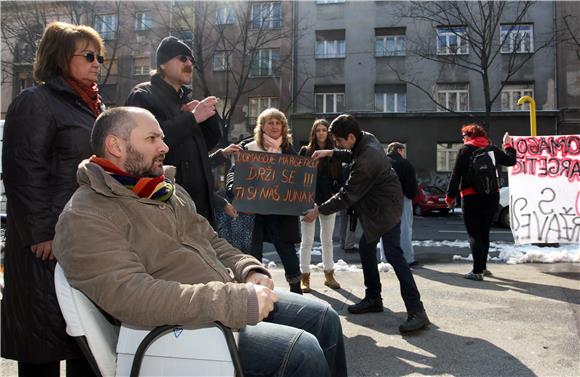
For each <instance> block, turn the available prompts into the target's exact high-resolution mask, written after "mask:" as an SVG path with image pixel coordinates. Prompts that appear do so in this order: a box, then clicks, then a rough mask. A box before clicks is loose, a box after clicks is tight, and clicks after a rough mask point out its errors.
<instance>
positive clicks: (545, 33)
mask: <svg viewBox="0 0 580 377" xmlns="http://www.w3.org/2000/svg"><path fill="white" fill-rule="evenodd" d="M492 3H494V4H495V6H497V5H498V4H500V3H496V2H492ZM419 4H422V5H423V6H424V7H430V6H436V7H440V8H438V9H439V10H440V12H436V14H439V15H447V16H445V17H433V16H431V17H425V13H421V12H422V11H423V12H424V11H425V9H421V8H419V9H417V8H413V4H411V3H409V2H396V1H348V0H313V1H243V2H241V1H191V0H188V1H183V0H179V1H177V0H176V1H171V2H169V1H122V2H114V1H98V2H84V1H83V2H60V1H59V2H56V1H54V2H26V3H24V2H18V1H12V2H11V1H4V2H2V3H1V4H0V7H1V8H2V31H3V33H2V88H1V92H2V97H1V100H2V102H1V104H0V107H1V112H2V117H4V114H5V112H6V110H7V108H8V105H9V103H10V102H11V100H12V98H14V97H15V96H16V95H17V94H18V93H19V92H20V91H21V90H22V89H24V88H26V87H28V86H30V85H33V82H32V75H31V71H32V61H33V56H34V51H35V46H36V42H37V38H39V37H40V35H41V33H42V30H43V28H44V26H45V25H46V23H47V22H50V21H53V20H61V21H67V22H74V23H84V24H88V25H91V26H93V27H94V28H95V29H96V30H97V31H98V32H99V33H100V34H101V35H102V36H103V38H104V39H105V42H106V54H105V55H106V61H105V64H104V65H103V67H102V69H101V78H100V88H101V94H102V96H103V98H104V100H105V103H106V104H107V105H108V106H118V105H122V104H123V103H124V101H125V98H126V96H127V94H128V93H129V91H130V89H131V88H132V87H133V86H134V85H135V84H137V83H139V82H143V81H147V80H148V79H149V77H150V71H151V69H154V68H155V48H156V46H157V44H158V43H159V41H160V40H161V39H162V38H164V37H166V36H168V35H175V36H177V37H179V38H181V39H183V40H185V41H186V42H187V43H188V44H190V45H191V46H192V49H193V51H194V55H195V56H196V60H197V71H196V72H195V74H194V78H193V80H192V89H193V91H194V97H195V98H203V97H204V96H207V95H216V96H218V97H220V98H221V99H222V102H221V108H220V109H219V111H220V113H221V114H222V116H223V117H224V118H225V119H226V121H227V127H226V129H225V136H224V140H223V143H224V144H225V143H227V142H230V141H236V140H240V139H242V138H244V137H247V136H250V135H251V134H252V130H253V128H254V126H255V122H256V118H257V115H258V114H259V113H260V112H261V111H262V110H263V109H265V108H267V107H270V106H274V107H279V108H280V109H282V110H283V111H285V112H286V113H287V115H288V117H289V120H290V123H291V127H292V130H293V133H294V139H295V143H296V144H297V147H298V146H299V145H300V144H303V143H305V142H306V141H307V138H308V134H309V130H310V126H311V124H312V122H313V120H314V119H316V118H320V117H324V118H327V119H329V120H332V119H333V118H334V117H335V116H336V115H337V114H339V113H343V112H348V113H351V114H353V115H355V116H356V117H357V118H358V119H359V121H360V123H361V125H362V127H363V128H364V129H365V130H367V131H370V132H372V133H374V134H375V135H376V136H377V137H378V138H379V139H380V140H381V142H383V143H384V144H385V145H386V144H387V143H389V142H391V141H394V140H397V141H401V142H403V143H405V144H406V145H407V149H408V157H409V159H410V160H411V161H412V162H413V163H414V164H415V166H416V168H417V172H418V175H419V179H420V180H421V181H422V182H426V183H432V184H435V185H439V186H444V185H445V184H446V182H447V179H448V176H449V173H450V171H451V168H452V164H453V161H454V160H455V156H456V153H457V150H458V149H459V147H460V146H461V139H460V133H459V128H460V126H461V124H462V123H463V122H465V121H468V120H473V119H477V120H484V121H487V122H488V123H489V129H490V134H491V137H492V139H493V140H494V142H495V143H497V144H499V143H500V140H501V136H502V135H503V133H504V132H506V131H508V132H510V133H511V134H513V135H526V134H529V113H528V108H527V106H523V107H520V106H518V105H517V104H516V103H517V100H518V98H520V97H521V96H524V95H529V96H532V97H533V98H534V99H535V101H536V104H537V120H538V133H539V134H555V133H578V132H580V80H579V79H578V77H580V58H579V57H578V47H577V46H576V45H574V42H573V39H572V38H569V37H566V32H567V31H568V28H565V27H564V26H565V25H564V24H563V23H562V22H561V20H562V19H563V18H565V17H567V16H570V18H568V20H569V21H570V22H569V23H570V25H571V35H575V36H577V35H578V33H579V32H580V31H579V30H577V28H578V27H579V26H578V25H579V21H578V20H580V3H577V2H573V1H569V2H535V3H531V2H507V3H505V8H502V9H501V12H500V14H501V17H500V18H499V19H496V20H493V21H495V28H494V29H493V32H494V33H493V37H492V38H491V40H490V41H488V42H489V43H491V46H490V51H491V53H490V54H491V55H492V56H493V59H490V60H492V61H491V63H489V64H488V66H487V71H486V72H487V76H486V77H485V80H484V79H483V77H482V73H481V69H480V67H478V65H477V63H478V59H480V58H481V56H480V55H481V51H482V49H481V46H478V41H477V38H476V35H477V34H478V33H479V32H480V31H479V30H477V26H478V25H479V24H478V23H477V22H476V21H473V22H472V21H469V20H466V22H462V18H461V14H460V13H461V12H460V10H461V9H460V8H457V7H455V4H456V3H451V2H420V3H419ZM473 4H476V3H473ZM484 4H487V5H488V6H489V3H484ZM501 4H504V3H501ZM522 7H526V9H523V8H522ZM436 9H437V8H436ZM524 10H525V11H524ZM475 18H477V17H475ZM445 20H446V22H443V21H445ZM490 58H491V57H490ZM516 68H517V69H516ZM484 81H487V82H488V83H489V89H490V90H489V92H490V96H491V97H494V96H495V99H494V101H493V104H492V105H491V107H489V103H490V100H489V99H488V100H487V101H486V99H485V91H484V87H485V85H484ZM486 110H487V111H486Z"/></svg>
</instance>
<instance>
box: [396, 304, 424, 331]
mask: <svg viewBox="0 0 580 377" xmlns="http://www.w3.org/2000/svg"><path fill="white" fill-rule="evenodd" d="M429 323H430V322H429V318H428V317H427V313H425V311H424V310H423V311H422V312H418V313H415V314H409V316H408V317H407V320H406V321H405V323H403V324H401V325H400V326H399V331H400V332H401V333H410V332H413V331H418V330H421V329H422V328H425V327H427V325H428V324H429Z"/></svg>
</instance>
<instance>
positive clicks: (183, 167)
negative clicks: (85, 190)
mask: <svg viewBox="0 0 580 377" xmlns="http://www.w3.org/2000/svg"><path fill="white" fill-rule="evenodd" d="M156 60H157V73H155V74H154V75H153V76H152V77H151V81H149V82H144V83H141V84H138V85H137V86H135V87H134V88H133V90H132V91H131V93H130V94H129V97H128V98H127V101H126V102H125V105H127V106H137V107H142V108H144V109H147V110H149V111H151V112H152V113H153V115H154V116H155V118H156V119H157V121H158V122H159V124H160V125H161V128H162V130H163V133H164V134H165V143H166V144H167V145H168V146H169V153H168V154H167V156H166V158H165V163H166V164H168V165H174V166H175V167H176V168H177V175H176V177H175V178H176V181H177V183H179V184H180V185H181V186H183V187H184V188H185V189H186V190H187V192H188V194H189V195H190V196H191V197H192V199H193V201H194V202H195V205H196V209H197V212H198V213H199V214H200V215H202V216H203V217H205V218H206V219H207V220H208V221H209V222H210V224H211V225H212V226H214V227H215V215H214V208H215V207H216V205H221V206H226V205H228V203H227V201H225V199H223V198H220V197H218V196H217V195H215V194H214V186H213V175H212V172H211V169H210V164H209V157H208V150H211V149H212V148H214V147H215V146H216V145H217V143H218V141H219V140H220V137H221V123H222V121H221V118H220V117H219V116H218V115H217V113H216V109H215V107H216V104H217V103H218V99H217V98H216V97H213V96H210V97H207V98H205V99H203V100H201V101H196V100H193V101H191V100H190V99H189V94H190V93H191V89H189V88H188V87H186V86H185V84H188V83H190V82H191V75H192V72H193V68H194V65H195V62H194V58H193V54H192V52H191V49H190V48H189V47H188V46H187V45H186V44H185V43H183V41H180V40H179V39H177V38H175V37H167V38H165V39H163V40H162V41H161V43H160V44H159V46H158V47H157V52H156Z"/></svg>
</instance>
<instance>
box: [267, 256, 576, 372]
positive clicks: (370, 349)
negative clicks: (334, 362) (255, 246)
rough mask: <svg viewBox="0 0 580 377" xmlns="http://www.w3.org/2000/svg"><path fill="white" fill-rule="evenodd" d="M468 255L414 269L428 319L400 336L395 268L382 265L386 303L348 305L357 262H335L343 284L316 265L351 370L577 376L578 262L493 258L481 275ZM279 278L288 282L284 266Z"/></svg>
mask: <svg viewBox="0 0 580 377" xmlns="http://www.w3.org/2000/svg"><path fill="white" fill-rule="evenodd" d="M469 268H470V264H467V263H461V262H459V263H457V262H456V263H446V264H430V265H425V266H423V267H419V268H416V269H414V275H415V278H416V281H417V285H418V287H419V290H420V292H421V294H422V300H423V302H424V304H425V307H426V309H427V313H428V315H429V317H430V319H431V322H432V325H430V327H429V329H428V330H426V331H423V332H420V333H419V334H417V335H408V336H404V337H403V336H401V335H400V334H399V332H398V325H399V323H400V322H402V321H403V320H404V319H405V317H406V314H405V309H404V306H403V302H402V300H401V298H400V294H399V287H398V281H397V279H396V276H395V274H394V272H382V273H381V280H382V283H383V303H384V306H385V311H384V313H371V314H362V315H352V314H350V313H348V311H347V310H346V307H347V306H348V305H350V304H352V303H354V302H356V301H357V300H359V299H360V298H362V297H363V295H364V287H363V278H362V272H338V273H337V280H338V281H339V282H340V283H341V285H342V286H343V289H341V290H339V291H332V290H331V289H328V288H327V287H325V286H324V285H323V284H322V283H323V279H324V276H323V274H322V273H321V272H313V273H312V276H311V282H312V286H313V288H314V289H316V292H313V293H312V294H309V295H307V296H310V297H314V298H316V299H321V300H324V301H327V302H328V303H330V304H331V305H332V306H333V307H334V309H336V310H337V311H338V313H339V314H340V316H341V319H342V324H343V331H344V335H345V337H346V339H345V340H346V342H345V343H346V352H347V357H348V365H349V373H348V374H349V376H403V375H452V376H533V375H538V376H578V375H580V336H579V335H580V334H579V331H580V314H579V304H580V291H579V288H580V266H579V265H577V264H553V265H540V264H526V265H507V264H490V265H489V268H490V269H492V271H493V273H494V275H495V277H492V278H486V280H485V281H484V282H474V281H469V280H465V279H463V278H462V277H461V275H462V274H463V273H465V272H467V271H468V270H469ZM273 275H274V278H275V281H276V283H277V286H278V287H280V288H282V289H287V288H286V286H287V285H286V282H285V281H284V275H283V270H281V269H275V270H274V271H273Z"/></svg>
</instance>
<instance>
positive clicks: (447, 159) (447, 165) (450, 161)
mask: <svg viewBox="0 0 580 377" xmlns="http://www.w3.org/2000/svg"><path fill="white" fill-rule="evenodd" d="M462 146H463V144H461V143H437V171H438V172H450V171H452V170H453V167H454V166H455V160H456V159H457V154H458V153H459V150H460V149H461V147H462Z"/></svg>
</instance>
